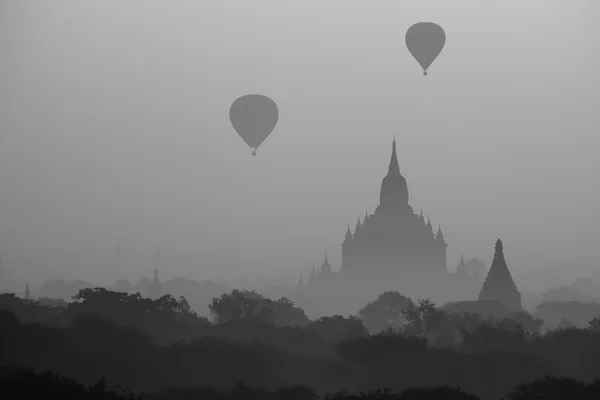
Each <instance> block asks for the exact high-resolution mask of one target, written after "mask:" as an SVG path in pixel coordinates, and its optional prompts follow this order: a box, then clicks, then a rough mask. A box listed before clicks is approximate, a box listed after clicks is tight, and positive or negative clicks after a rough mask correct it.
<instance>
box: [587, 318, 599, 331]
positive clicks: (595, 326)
mask: <svg viewBox="0 0 600 400" xmlns="http://www.w3.org/2000/svg"><path fill="white" fill-rule="evenodd" d="M588 324H589V326H588V329H589V330H591V331H595V332H600V317H594V318H593V319H592V320H591V321H590V322H588Z"/></svg>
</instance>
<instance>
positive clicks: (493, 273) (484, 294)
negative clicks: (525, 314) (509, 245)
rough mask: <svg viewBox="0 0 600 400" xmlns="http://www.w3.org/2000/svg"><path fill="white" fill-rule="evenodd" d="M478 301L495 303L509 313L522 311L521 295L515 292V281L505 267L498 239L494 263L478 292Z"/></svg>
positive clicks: (502, 249)
mask: <svg viewBox="0 0 600 400" xmlns="http://www.w3.org/2000/svg"><path fill="white" fill-rule="evenodd" d="M479 301H496V302H498V303H502V304H504V305H505V306H506V307H507V308H508V309H509V310H510V311H518V310H521V309H522V306H521V293H519V291H518V290H517V286H516V285H515V281H514V280H513V278H512V276H511V275H510V271H509V270H508V267H507V266H506V261H505V260H504V248H503V246H502V241H501V240H500V239H498V241H496V251H495V253H494V261H492V266H491V267H490V272H489V273H488V275H487V278H486V279H485V282H484V283H483V287H482V288H481V292H479Z"/></svg>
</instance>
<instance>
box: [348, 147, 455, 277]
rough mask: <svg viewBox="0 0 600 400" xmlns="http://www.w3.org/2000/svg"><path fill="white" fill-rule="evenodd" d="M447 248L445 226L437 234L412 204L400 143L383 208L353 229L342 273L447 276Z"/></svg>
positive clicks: (387, 179) (382, 196)
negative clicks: (431, 273) (432, 273)
mask: <svg viewBox="0 0 600 400" xmlns="http://www.w3.org/2000/svg"><path fill="white" fill-rule="evenodd" d="M446 247H447V244H446V242H445V240H444V235H443V233H442V230H441V227H439V228H438V231H437V234H434V232H433V228H432V226H431V222H430V221H429V220H428V221H427V223H425V218H423V212H421V215H416V214H415V213H414V212H413V208H412V207H411V206H410V205H409V204H408V186H407V184H406V179H405V178H404V177H403V176H402V174H400V166H399V165H398V156H397V155H396V140H395V139H394V141H393V142H392V156H391V159H390V165H389V168H388V173H387V175H386V176H385V177H384V178H383V181H382V182H381V191H380V193H379V206H377V208H376V209H375V212H374V213H373V214H371V215H368V214H366V215H365V218H364V219H363V222H362V223H361V222H360V218H359V220H358V222H357V223H356V228H355V230H354V234H352V232H350V226H348V230H347V231H346V237H345V240H344V242H343V244H342V272H351V271H357V270H362V271H369V272H375V271H386V270H387V271H397V270H404V271H406V270H413V271H415V270H417V271H435V272H443V273H447V272H448V271H447V267H446Z"/></svg>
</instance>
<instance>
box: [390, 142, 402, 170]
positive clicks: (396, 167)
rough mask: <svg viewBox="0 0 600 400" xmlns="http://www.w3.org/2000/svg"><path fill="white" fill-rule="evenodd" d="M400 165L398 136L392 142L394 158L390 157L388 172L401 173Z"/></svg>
mask: <svg viewBox="0 0 600 400" xmlns="http://www.w3.org/2000/svg"><path fill="white" fill-rule="evenodd" d="M399 173H400V165H399V164H398V155H397V154H396V138H395V137H394V141H393V142H392V158H391V159H390V166H389V168H388V174H399Z"/></svg>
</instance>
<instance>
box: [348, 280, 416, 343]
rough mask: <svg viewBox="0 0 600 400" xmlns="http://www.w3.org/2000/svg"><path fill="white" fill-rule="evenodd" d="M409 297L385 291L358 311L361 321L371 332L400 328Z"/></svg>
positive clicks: (403, 320)
mask: <svg viewBox="0 0 600 400" xmlns="http://www.w3.org/2000/svg"><path fill="white" fill-rule="evenodd" d="M409 304H410V299H409V298H408V297H405V296H402V295H401V294H400V293H399V292H397V291H391V290H390V291H386V292H384V293H382V294H380V295H379V297H378V298H377V300H375V301H373V302H371V303H368V304H367V305H366V306H364V307H363V308H362V309H360V311H359V312H358V315H359V316H360V317H361V318H362V320H363V323H364V324H365V326H366V327H367V329H368V330H369V331H370V332H371V333H379V332H381V331H384V330H387V329H390V328H391V329H400V328H401V327H402V326H403V324H404V322H405V316H404V314H403V313H404V311H405V310H406V309H407V308H408V305H409Z"/></svg>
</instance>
